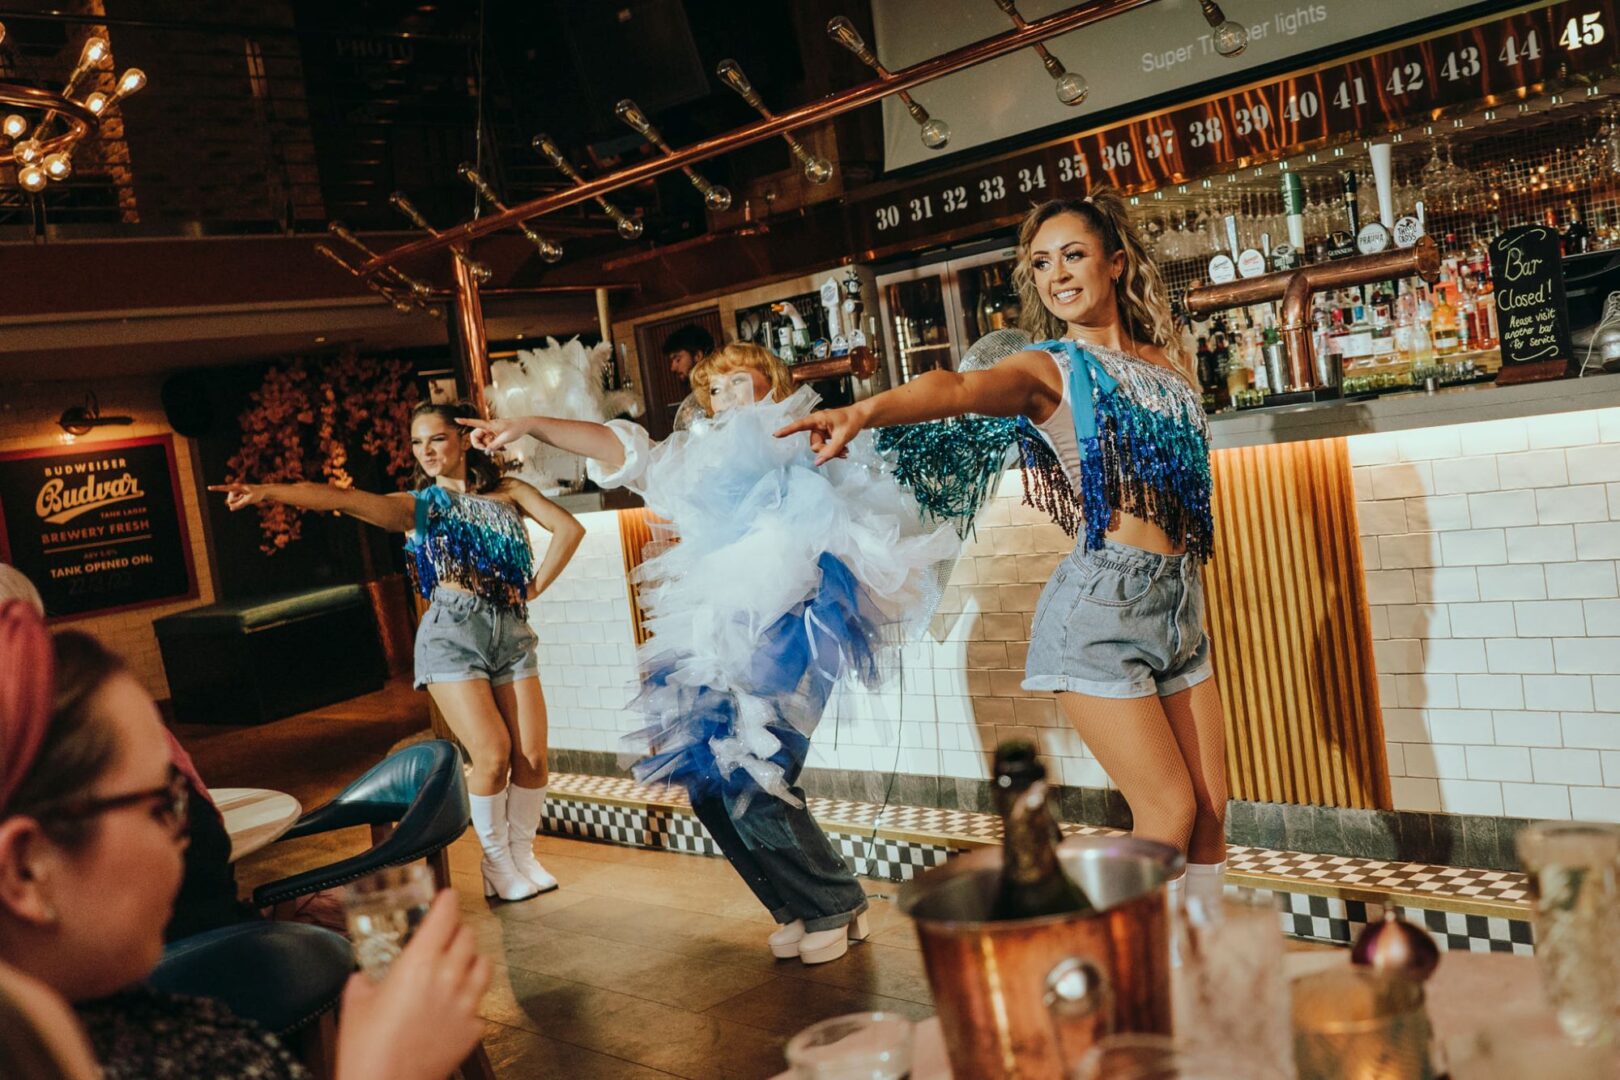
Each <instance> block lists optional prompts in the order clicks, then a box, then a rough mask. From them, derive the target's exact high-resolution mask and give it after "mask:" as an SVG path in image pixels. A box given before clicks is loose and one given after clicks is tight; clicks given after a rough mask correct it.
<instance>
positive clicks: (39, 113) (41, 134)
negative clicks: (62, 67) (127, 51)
mask: <svg viewBox="0 0 1620 1080" xmlns="http://www.w3.org/2000/svg"><path fill="white" fill-rule="evenodd" d="M5 39H6V28H5V24H3V23H0V44H4V42H5ZM110 67H112V48H111V47H110V46H109V45H108V44H107V39H106V38H104V37H98V36H92V37H90V38H89V39H87V40H86V41H85V43H84V48H83V49H81V50H80V51H79V62H78V63H77V64H75V65H74V67H73V72H72V74H70V75H69V76H68V78H67V82H66V84H64V85H63V87H62V89H61V90H60V91H59V92H53V91H50V90H41V89H39V88H37V87H33V86H24V85H22V84H21V83H11V82H3V81H0V109H4V110H6V112H5V116H4V118H3V119H0V166H5V165H10V166H12V167H13V169H14V174H15V176H16V182H17V184H18V185H19V186H21V187H22V188H23V190H25V191H28V192H35V193H37V192H40V191H43V190H45V186H46V185H47V184H48V183H50V182H51V181H53V180H66V179H67V178H68V177H69V176H71V175H73V151H74V150H75V149H76V148H77V147H78V145H79V143H80V142H81V141H83V140H84V138H85V137H86V136H88V135H90V134H91V133H92V132H94V131H95V130H97V128H98V127H99V126H100V124H101V117H102V116H103V115H104V114H105V113H106V111H107V110H108V109H109V108H111V107H112V106H113V105H115V104H117V103H118V102H119V101H121V100H123V99H124V98H127V97H129V96H130V95H131V94H133V93H136V92H137V91H139V90H140V89H141V87H143V86H145V85H146V73H145V72H143V71H142V70H141V69H140V68H129V69H128V70H127V71H125V72H124V73H123V74H122V75H120V76H119V77H118V81H117V83H116V84H115V85H114V87H113V91H112V93H110V94H109V93H106V92H105V91H102V90H92V91H90V92H89V93H88V94H85V95H84V96H83V97H79V96H77V95H78V92H79V89H80V87H81V86H82V85H83V83H84V81H85V80H86V79H87V78H89V77H90V75H91V74H92V73H94V72H95V71H97V70H98V69H101V68H110Z"/></svg>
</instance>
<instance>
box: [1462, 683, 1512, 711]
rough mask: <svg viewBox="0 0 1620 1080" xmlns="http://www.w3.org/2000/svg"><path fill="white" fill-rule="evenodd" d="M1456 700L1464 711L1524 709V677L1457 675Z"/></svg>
mask: <svg viewBox="0 0 1620 1080" xmlns="http://www.w3.org/2000/svg"><path fill="white" fill-rule="evenodd" d="M1457 700H1458V703H1459V704H1460V705H1461V706H1462V707H1463V708H1465V709H1522V708H1524V676H1522V675H1459V676H1457Z"/></svg>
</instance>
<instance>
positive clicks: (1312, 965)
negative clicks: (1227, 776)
mask: <svg viewBox="0 0 1620 1080" xmlns="http://www.w3.org/2000/svg"><path fill="white" fill-rule="evenodd" d="M1349 962H1350V951H1349V950H1348V949H1334V950H1331V951H1327V950H1323V951H1312V952H1291V953H1287V954H1285V955H1284V958H1283V963H1284V966H1285V967H1286V969H1287V974H1288V977H1289V978H1290V979H1295V978H1298V977H1299V976H1301V975H1306V974H1309V973H1311V972H1314V971H1321V970H1323V969H1325V968H1330V967H1335V966H1338V965H1341V964H1348V963H1349ZM1426 989H1427V994H1428V1003H1429V1004H1428V1008H1429V1018H1430V1020H1431V1021H1432V1022H1433V1024H1434V1032H1435V1037H1436V1039H1437V1041H1438V1042H1440V1044H1441V1045H1443V1046H1450V1045H1453V1044H1456V1043H1458V1042H1459V1041H1466V1040H1467V1039H1468V1038H1469V1037H1470V1036H1472V1035H1474V1034H1475V1033H1477V1032H1481V1031H1488V1030H1504V1029H1508V1030H1512V1031H1513V1032H1514V1033H1515V1035H1520V1034H1522V1035H1525V1036H1530V1035H1535V1036H1538V1037H1543V1038H1547V1039H1557V1038H1558V1037H1559V1036H1558V1022H1557V1020H1556V1019H1555V1018H1554V1016H1553V1012H1552V1009H1551V1007H1550V1006H1549V1005H1548V1004H1547V1001H1546V998H1545V997H1544V996H1543V994H1542V990H1541V977H1540V974H1539V973H1538V972H1537V971H1536V963H1535V960H1534V958H1532V957H1528V956H1509V955H1506V954H1502V953H1464V952H1447V953H1442V954H1441V959H1440V968H1439V970H1438V971H1436V972H1435V975H1434V977H1433V979H1431V980H1430V982H1429V984H1428V986H1427V988H1426ZM775 1080H791V1074H789V1073H785V1072H784V1073H782V1074H780V1075H779V1076H777V1077H776V1078H775ZM910 1080H951V1072H950V1066H949V1065H948V1063H947V1062H946V1059H945V1038H944V1035H943V1034H942V1033H941V1032H940V1029H939V1017H937V1016H931V1017H929V1018H928V1019H927V1020H924V1021H922V1022H921V1023H919V1024H918V1025H917V1031H916V1042H915V1043H914V1044H913V1050H912V1062H911V1076H910Z"/></svg>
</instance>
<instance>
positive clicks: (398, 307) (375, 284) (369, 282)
mask: <svg viewBox="0 0 1620 1080" xmlns="http://www.w3.org/2000/svg"><path fill="white" fill-rule="evenodd" d="M326 228H327V231H328V232H330V233H331V234H332V235H333V236H335V237H337V238H338V239H339V240H342V241H343V242H344V243H345V244H348V245H349V246H350V247H351V248H353V249H354V250H355V251H358V252H359V253H360V254H361V255H364V256H365V257H366V258H367V259H375V258H376V257H377V253H376V252H375V251H373V250H371V248H370V247H369V246H367V245H366V243H365V241H363V240H361V239H360V238H359V237H358V236H356V235H354V233H352V232H350V231H349V230H348V228H347V227H346V226H345V225H344V224H343V223H342V222H341V221H334V222H332V223H330V224H329V225H327V226H326ZM315 250H316V251H317V252H319V253H320V254H321V255H323V256H325V257H326V258H328V259H330V260H332V261H333V262H335V263H337V264H338V265H339V266H341V267H343V269H345V270H347V271H348V272H349V273H351V274H353V275H354V276H355V277H357V278H359V279H360V280H361V281H363V282H365V284H366V288H368V289H370V290H371V291H372V292H374V293H376V294H377V295H378V296H380V297H382V298H383V299H384V300H387V301H388V302H389V304H391V305H393V308H394V310H395V311H397V312H399V313H400V314H401V315H409V314H410V313H411V312H413V311H421V312H422V313H424V314H426V315H428V316H431V317H432V318H435V319H438V318H443V317H444V309H443V308H440V307H437V306H435V305H433V304H430V303H428V296H429V294H431V293H432V291H433V289H432V287H431V286H429V285H428V283H427V282H425V281H422V280H419V279H417V278H414V277H411V276H410V275H409V274H407V273H405V271H403V270H401V269H399V268H398V267H397V266H390V267H388V268H387V269H386V270H385V271H383V273H382V275H381V276H383V277H385V278H386V279H387V281H386V283H385V282H382V281H378V280H377V279H376V278H375V277H368V276H367V275H365V274H362V273H361V272H360V268H359V267H358V266H355V265H354V264H353V263H351V262H349V261H348V260H347V259H345V258H344V257H343V256H341V255H339V254H338V253H337V252H335V251H333V250H332V249H331V248H330V247H328V246H327V245H325V244H316V245H315Z"/></svg>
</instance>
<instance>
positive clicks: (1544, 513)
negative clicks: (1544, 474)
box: [1535, 484, 1609, 525]
mask: <svg viewBox="0 0 1620 1080" xmlns="http://www.w3.org/2000/svg"><path fill="white" fill-rule="evenodd" d="M1535 494H1536V516H1537V517H1538V518H1540V519H1541V524H1543V525H1557V524H1560V523H1565V522H1575V521H1607V520H1608V519H1609V497H1608V495H1607V494H1606V493H1605V491H1604V487H1603V485H1602V484H1586V485H1583V486H1581V487H1561V488H1539V489H1537V491H1536V493H1535Z"/></svg>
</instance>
